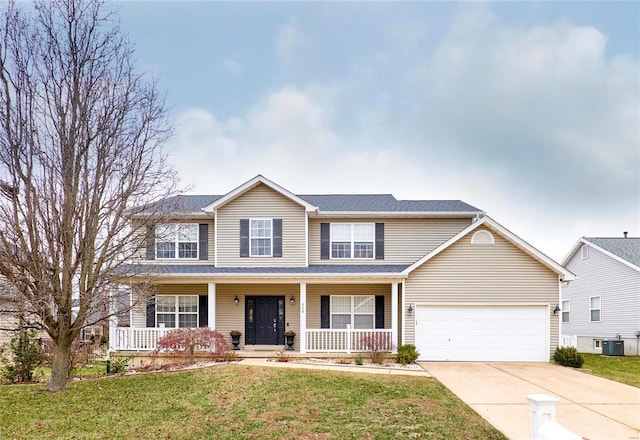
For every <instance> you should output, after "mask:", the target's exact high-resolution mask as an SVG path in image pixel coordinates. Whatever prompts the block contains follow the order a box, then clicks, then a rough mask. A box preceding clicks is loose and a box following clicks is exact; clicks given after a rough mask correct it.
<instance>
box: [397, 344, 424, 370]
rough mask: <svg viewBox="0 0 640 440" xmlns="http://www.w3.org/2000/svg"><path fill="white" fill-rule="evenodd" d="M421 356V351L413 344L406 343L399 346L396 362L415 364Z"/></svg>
mask: <svg viewBox="0 0 640 440" xmlns="http://www.w3.org/2000/svg"><path fill="white" fill-rule="evenodd" d="M418 357H420V353H418V350H416V346H415V345H413V344H404V345H401V346H399V347H398V352H397V353H396V362H397V363H399V364H402V365H407V364H413V363H414V362H415V361H417V360H418Z"/></svg>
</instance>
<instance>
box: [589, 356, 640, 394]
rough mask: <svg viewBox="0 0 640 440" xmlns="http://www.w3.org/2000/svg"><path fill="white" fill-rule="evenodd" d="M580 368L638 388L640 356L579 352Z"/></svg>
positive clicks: (639, 384) (639, 381)
mask: <svg viewBox="0 0 640 440" xmlns="http://www.w3.org/2000/svg"><path fill="white" fill-rule="evenodd" d="M581 354H582V356H583V357H584V365H582V369H583V370H586V371H587V372H590V373H591V374H594V375H596V376H600V377H604V378H606V379H611V380H615V381H616V382H621V383H626V384H627V385H631V386H634V387H639V388H640V356H624V357H620V356H602V355H600V354H591V353H581Z"/></svg>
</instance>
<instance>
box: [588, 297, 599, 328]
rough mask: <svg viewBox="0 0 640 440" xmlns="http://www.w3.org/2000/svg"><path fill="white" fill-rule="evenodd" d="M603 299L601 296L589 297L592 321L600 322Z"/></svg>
mask: <svg viewBox="0 0 640 440" xmlns="http://www.w3.org/2000/svg"><path fill="white" fill-rule="evenodd" d="M601 305H602V301H601V298H600V297H599V296H592V297H591V298H589V313H590V314H591V322H600V310H601Z"/></svg>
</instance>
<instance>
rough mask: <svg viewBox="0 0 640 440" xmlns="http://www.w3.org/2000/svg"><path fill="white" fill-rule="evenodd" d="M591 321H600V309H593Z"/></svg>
mask: <svg viewBox="0 0 640 440" xmlns="http://www.w3.org/2000/svg"><path fill="white" fill-rule="evenodd" d="M591 321H594V322H598V321H600V310H592V311H591Z"/></svg>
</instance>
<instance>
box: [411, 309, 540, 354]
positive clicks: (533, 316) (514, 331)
mask: <svg viewBox="0 0 640 440" xmlns="http://www.w3.org/2000/svg"><path fill="white" fill-rule="evenodd" d="M547 310H548V309H547V307H546V306H421V305H419V306H418V307H417V308H416V347H417V348H418V351H419V352H420V359H422V360H431V361H540V362H545V361H547V360H548V356H549V342H548V320H547Z"/></svg>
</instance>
